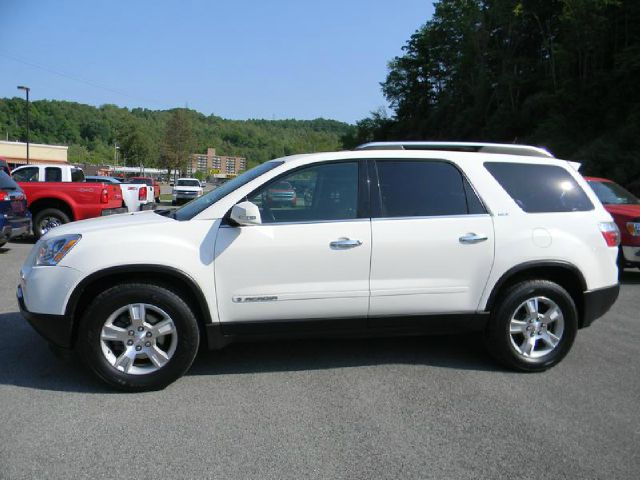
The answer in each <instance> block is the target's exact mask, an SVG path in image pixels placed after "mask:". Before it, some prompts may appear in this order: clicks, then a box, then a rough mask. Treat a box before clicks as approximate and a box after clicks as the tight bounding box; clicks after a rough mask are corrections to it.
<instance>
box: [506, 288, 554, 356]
mask: <svg viewBox="0 0 640 480" xmlns="http://www.w3.org/2000/svg"><path fill="white" fill-rule="evenodd" d="M563 332H564V317H563V315H562V310H560V307H559V306H558V304H557V303H555V302H554V301H553V300H551V299H549V298H547V297H533V298H529V299H528V300H525V301H524V302H522V303H521V304H520V305H519V306H518V308H516V310H515V312H514V314H513V316H512V317H511V322H510V324H509V334H510V337H511V345H513V348H515V350H516V352H518V353H519V354H520V355H522V356H523V357H525V358H540V357H543V356H545V355H547V354H549V353H551V352H552V351H553V350H554V349H555V348H556V347H557V346H558V344H559V343H560V339H562V334H563Z"/></svg>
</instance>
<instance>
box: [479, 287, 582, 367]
mask: <svg viewBox="0 0 640 480" xmlns="http://www.w3.org/2000/svg"><path fill="white" fill-rule="evenodd" d="M577 330H578V312H577V309H576V306H575V303H574V301H573V299H572V298H571V295H569V293H568V292H567V291H566V290H565V289H564V288H562V287H561V286H560V285H558V284H556V283H554V282H550V281H548V280H529V281H525V282H521V283H518V284H516V285H514V286H512V287H511V288H510V289H509V290H507V291H506V292H505V294H504V295H503V296H502V298H501V299H500V300H499V302H498V304H497V305H496V308H495V309H494V311H493V313H492V315H491V320H490V322H489V326H488V329H487V332H486V344H487V347H488V349H489V352H490V353H491V354H492V355H493V356H494V357H495V358H496V359H497V360H498V361H499V362H500V363H502V364H503V365H505V366H506V367H508V368H512V369H515V370H520V371H526V372H538V371H544V370H546V369H548V368H550V367H552V366H554V365H555V364H556V363H558V362H559V361H560V360H562V359H563V358H564V356H565V355H566V354H567V353H568V352H569V350H570V349H571V346H572V345H573V341H574V339H575V336H576V332H577Z"/></svg>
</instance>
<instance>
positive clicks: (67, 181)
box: [11, 165, 127, 238]
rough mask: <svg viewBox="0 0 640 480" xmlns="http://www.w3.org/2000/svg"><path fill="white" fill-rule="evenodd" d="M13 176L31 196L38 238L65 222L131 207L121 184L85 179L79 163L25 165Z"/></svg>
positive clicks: (30, 206) (28, 199)
mask: <svg viewBox="0 0 640 480" xmlns="http://www.w3.org/2000/svg"><path fill="white" fill-rule="evenodd" d="M11 176H12V177H13V179H14V180H15V181H16V182H17V183H18V185H20V188H22V190H24V193H25V194H26V196H27V205H28V207H29V210H30V211H31V215H32V216H33V233H34V235H35V236H36V238H40V237H41V236H42V235H44V234H45V233H47V232H48V231H49V230H51V229H52V228H54V227H57V226H59V225H62V224H64V223H68V222H73V221H75V220H84V219H86V218H93V217H99V216H103V215H111V214H114V213H125V212H126V211H127V209H126V208H123V201H122V192H121V190H120V187H119V186H118V185H114V184H108V183H88V182H85V181H84V173H83V172H82V170H81V169H80V168H77V167H73V166H69V165H64V166H60V165H25V166H22V167H18V168H15V169H14V170H13V171H12V172H11Z"/></svg>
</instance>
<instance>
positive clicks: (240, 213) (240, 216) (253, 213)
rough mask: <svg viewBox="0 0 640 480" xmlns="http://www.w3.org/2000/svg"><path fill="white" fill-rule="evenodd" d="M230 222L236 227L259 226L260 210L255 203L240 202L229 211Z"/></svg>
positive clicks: (260, 221) (260, 219) (260, 220)
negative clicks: (234, 223)
mask: <svg viewBox="0 0 640 480" xmlns="http://www.w3.org/2000/svg"><path fill="white" fill-rule="evenodd" d="M231 220H233V221H234V222H236V223H237V224H238V225H260V224H261V223H262V218H261V217H260V209H259V208H258V206H257V205H256V204H255V203H251V202H241V203H238V204H236V205H234V206H233V208H232V209H231Z"/></svg>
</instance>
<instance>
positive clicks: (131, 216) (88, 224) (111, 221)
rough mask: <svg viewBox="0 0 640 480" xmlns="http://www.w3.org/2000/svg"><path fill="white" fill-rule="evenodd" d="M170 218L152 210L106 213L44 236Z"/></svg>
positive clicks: (92, 230)
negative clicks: (103, 215) (115, 213)
mask: <svg viewBox="0 0 640 480" xmlns="http://www.w3.org/2000/svg"><path fill="white" fill-rule="evenodd" d="M175 221H176V220H173V219H172V218H167V217H163V216H162V215H158V214H157V213H154V212H153V211H152V210H145V211H143V212H133V213H124V214H121V215H108V216H106V217H97V218H90V219H89V220H80V221H79V222H71V223H67V224H66V225H62V226H60V227H57V228H54V229H52V230H51V231H49V232H48V233H47V234H46V235H45V236H46V237H49V236H52V237H53V236H57V235H65V234H68V233H79V234H81V235H82V234H83V233H89V232H95V231H99V230H105V234H106V235H108V234H109V233H108V232H107V231H109V232H110V231H113V230H118V229H122V228H127V227H132V226H140V225H155V224H160V223H167V222H175Z"/></svg>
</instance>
